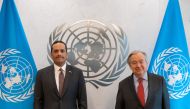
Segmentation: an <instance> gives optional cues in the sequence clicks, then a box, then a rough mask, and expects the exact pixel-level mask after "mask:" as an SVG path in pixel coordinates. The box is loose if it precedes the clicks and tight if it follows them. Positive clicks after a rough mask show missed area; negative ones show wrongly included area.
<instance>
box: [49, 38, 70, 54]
mask: <svg viewBox="0 0 190 109" xmlns="http://www.w3.org/2000/svg"><path fill="white" fill-rule="evenodd" d="M57 43H62V44H64V45H65V50H66V52H67V45H66V43H65V42H63V41H61V40H59V41H55V42H53V44H52V45H51V53H52V51H53V45H55V44H57Z"/></svg>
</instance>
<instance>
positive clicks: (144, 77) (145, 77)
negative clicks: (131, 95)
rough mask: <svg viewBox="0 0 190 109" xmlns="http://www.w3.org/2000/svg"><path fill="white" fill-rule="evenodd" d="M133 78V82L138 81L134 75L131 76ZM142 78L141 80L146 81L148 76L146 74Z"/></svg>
mask: <svg viewBox="0 0 190 109" xmlns="http://www.w3.org/2000/svg"><path fill="white" fill-rule="evenodd" d="M133 78H134V80H135V81H138V78H137V77H136V76H135V75H134V74H133ZM142 78H143V80H147V81H148V74H147V72H145V73H144V76H143V77H142Z"/></svg>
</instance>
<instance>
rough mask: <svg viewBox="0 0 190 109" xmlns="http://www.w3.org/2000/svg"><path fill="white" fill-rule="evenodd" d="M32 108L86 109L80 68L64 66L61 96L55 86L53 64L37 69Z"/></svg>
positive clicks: (83, 82) (84, 87)
mask: <svg viewBox="0 0 190 109" xmlns="http://www.w3.org/2000/svg"><path fill="white" fill-rule="evenodd" d="M34 109H87V96H86V86H85V80H84V77H83V74H82V70H80V69H78V68H76V67H73V66H70V65H67V66H66V75H65V79H64V90H63V94H62V96H61V95H60V94H59V92H58V89H57V86H56V81H55V74H54V66H53V65H51V66H48V67H46V68H44V69H41V70H39V71H38V74H37V77H36V84H35V89H34Z"/></svg>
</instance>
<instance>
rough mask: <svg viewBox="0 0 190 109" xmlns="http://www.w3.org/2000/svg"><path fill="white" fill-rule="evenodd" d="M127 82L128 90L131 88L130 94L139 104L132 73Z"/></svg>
mask: <svg viewBox="0 0 190 109" xmlns="http://www.w3.org/2000/svg"><path fill="white" fill-rule="evenodd" d="M129 82H130V83H129V84H130V90H131V92H132V94H133V95H132V96H134V97H135V100H136V101H138V103H139V104H140V105H141V103H140V100H139V98H138V96H137V92H136V90H135V83H134V78H133V74H132V75H131V76H130V78H129Z"/></svg>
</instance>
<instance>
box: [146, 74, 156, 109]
mask: <svg viewBox="0 0 190 109" xmlns="http://www.w3.org/2000/svg"><path fill="white" fill-rule="evenodd" d="M147 75H148V97H147V100H146V104H145V106H146V105H148V104H149V103H150V100H151V99H150V98H151V96H152V94H153V93H152V87H154V85H153V84H152V83H153V81H154V80H152V78H151V77H150V75H149V73H147Z"/></svg>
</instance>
